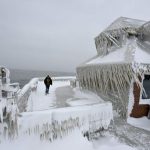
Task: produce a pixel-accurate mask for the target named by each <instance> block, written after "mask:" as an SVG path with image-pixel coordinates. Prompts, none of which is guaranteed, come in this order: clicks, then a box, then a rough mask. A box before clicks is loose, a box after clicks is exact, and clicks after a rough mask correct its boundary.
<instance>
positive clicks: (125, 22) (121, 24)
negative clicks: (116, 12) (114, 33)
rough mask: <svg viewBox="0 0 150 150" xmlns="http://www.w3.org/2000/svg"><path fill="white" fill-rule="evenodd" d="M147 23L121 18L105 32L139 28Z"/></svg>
mask: <svg viewBox="0 0 150 150" xmlns="http://www.w3.org/2000/svg"><path fill="white" fill-rule="evenodd" d="M145 23H146V21H143V20H138V19H131V18H126V17H119V18H118V19H116V20H115V21H114V22H113V23H112V24H110V25H109V26H108V27H107V28H106V29H105V30H104V31H107V30H114V29H119V28H125V27H134V28H139V27H140V26H142V25H143V24H145Z"/></svg>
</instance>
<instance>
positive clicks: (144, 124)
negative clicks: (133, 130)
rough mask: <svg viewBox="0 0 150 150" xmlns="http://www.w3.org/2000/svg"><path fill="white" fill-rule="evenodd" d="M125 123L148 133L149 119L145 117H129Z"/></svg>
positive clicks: (149, 128) (149, 127)
mask: <svg viewBox="0 0 150 150" xmlns="http://www.w3.org/2000/svg"><path fill="white" fill-rule="evenodd" d="M127 122H128V123H129V124H131V125H133V126H135V127H138V128H142V129H145V130H148V131H150V119H148V118H147V117H142V118H132V117H129V118H128V119H127Z"/></svg>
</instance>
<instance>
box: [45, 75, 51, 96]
mask: <svg viewBox="0 0 150 150" xmlns="http://www.w3.org/2000/svg"><path fill="white" fill-rule="evenodd" d="M44 84H45V87H46V90H45V94H48V93H49V87H50V85H52V79H51V77H50V76H49V75H47V77H46V78H45V79H44Z"/></svg>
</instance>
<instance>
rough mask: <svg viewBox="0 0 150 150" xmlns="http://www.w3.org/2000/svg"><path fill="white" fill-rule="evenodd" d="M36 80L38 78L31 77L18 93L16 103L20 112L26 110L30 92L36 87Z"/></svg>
mask: <svg viewBox="0 0 150 150" xmlns="http://www.w3.org/2000/svg"><path fill="white" fill-rule="evenodd" d="M38 80H39V79H38V78H33V79H31V81H30V82H29V83H28V84H26V85H25V86H24V87H23V88H22V89H21V90H20V92H19V93H18V101H17V104H18V108H19V111H20V112H24V111H26V107H27V103H28V98H29V96H30V94H31V91H32V90H35V89H36V88H37V84H38Z"/></svg>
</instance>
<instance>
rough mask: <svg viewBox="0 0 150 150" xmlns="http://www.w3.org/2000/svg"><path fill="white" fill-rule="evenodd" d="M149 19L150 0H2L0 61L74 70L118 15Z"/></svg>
mask: <svg viewBox="0 0 150 150" xmlns="http://www.w3.org/2000/svg"><path fill="white" fill-rule="evenodd" d="M120 16H124V17H131V18H136V19H142V20H150V1H149V0H0V65H4V66H6V67H8V68H17V69H20V68H21V69H34V70H55V71H67V72H72V71H75V67H76V66H78V65H79V64H80V63H82V62H84V61H85V60H87V59H89V58H90V57H92V56H94V55H96V48H95V45H94V37H95V36H97V35H98V34H99V33H100V32H101V31H102V30H103V29H104V28H106V27H107V26H108V25H109V24H110V23H111V22H112V21H113V20H115V19H116V18H117V17H120Z"/></svg>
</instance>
